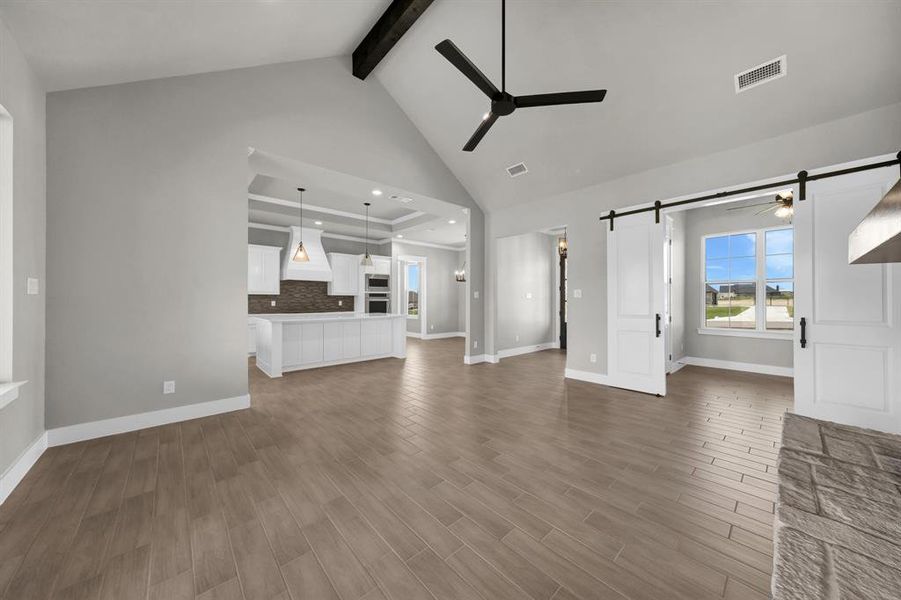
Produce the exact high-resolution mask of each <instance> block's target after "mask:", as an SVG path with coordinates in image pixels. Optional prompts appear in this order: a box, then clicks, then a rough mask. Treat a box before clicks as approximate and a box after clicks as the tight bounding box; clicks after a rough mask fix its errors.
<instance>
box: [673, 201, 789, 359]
mask: <svg viewBox="0 0 901 600" xmlns="http://www.w3.org/2000/svg"><path fill="white" fill-rule="evenodd" d="M765 200H766V199H760V198H757V199H752V200H747V201H745V202H741V203H735V204H720V205H717V206H708V207H705V208H698V209H694V210H689V211H686V212H685V213H684V214H685V240H686V252H685V278H684V279H685V309H686V310H685V356H693V357H697V358H714V359H719V360H731V361H736V362H746V363H754V364H761V365H775V366H779V367H791V366H792V359H793V357H792V352H793V349H792V341H791V340H775V339H768V340H767V339H760V338H739V337H723V336H718V335H701V334H699V333H698V328H699V327H701V308H700V306H701V286H702V283H701V282H702V279H701V278H702V277H703V273H702V271H701V252H702V248H703V245H702V243H701V238H702V237H703V236H705V235H709V234H716V233H728V232H730V231H737V230H740V229H758V228H764V227H777V226H780V225H785V224H786V223H785V221H783V220H782V219H780V218H778V217H776V216H774V215H773V213H772V212H769V213H766V214H762V215H755V214H754V213H756V212H757V211H759V210H760V209H759V208H749V209H747V210H728V209H730V208H736V207H738V206H747V205H749V204H759V203H760V202H764V201H765Z"/></svg>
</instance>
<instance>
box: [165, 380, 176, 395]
mask: <svg viewBox="0 0 901 600" xmlns="http://www.w3.org/2000/svg"><path fill="white" fill-rule="evenodd" d="M163 393H164V394H174V393H175V382H174V381H164V382H163Z"/></svg>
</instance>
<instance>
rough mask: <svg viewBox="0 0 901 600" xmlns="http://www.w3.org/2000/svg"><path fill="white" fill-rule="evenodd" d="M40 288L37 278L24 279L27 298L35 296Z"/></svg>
mask: <svg viewBox="0 0 901 600" xmlns="http://www.w3.org/2000/svg"><path fill="white" fill-rule="evenodd" d="M40 289H41V286H40V282H39V281H38V278H37V277H28V278H26V279H25V294H27V295H28V296H37V295H38V293H39V292H40Z"/></svg>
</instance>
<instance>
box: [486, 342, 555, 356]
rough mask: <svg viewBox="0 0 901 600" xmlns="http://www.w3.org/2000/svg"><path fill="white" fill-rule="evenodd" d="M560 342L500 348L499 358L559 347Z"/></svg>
mask: <svg viewBox="0 0 901 600" xmlns="http://www.w3.org/2000/svg"><path fill="white" fill-rule="evenodd" d="M559 347H560V342H543V343H541V344H532V345H531V346H520V347H519V348H508V349H507V350H498V351H497V358H498V360H500V359H502V358H510V357H511V356H519V355H521V354H531V353H532V352H541V351H542V350H552V349H554V348H559Z"/></svg>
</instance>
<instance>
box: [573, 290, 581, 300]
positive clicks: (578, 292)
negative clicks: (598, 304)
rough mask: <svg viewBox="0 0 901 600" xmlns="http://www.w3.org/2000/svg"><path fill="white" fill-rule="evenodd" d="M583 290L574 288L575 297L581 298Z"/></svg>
mask: <svg viewBox="0 0 901 600" xmlns="http://www.w3.org/2000/svg"><path fill="white" fill-rule="evenodd" d="M581 297H582V290H573V298H581Z"/></svg>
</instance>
